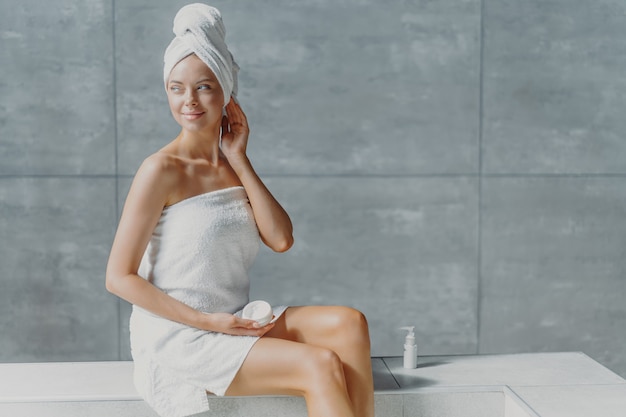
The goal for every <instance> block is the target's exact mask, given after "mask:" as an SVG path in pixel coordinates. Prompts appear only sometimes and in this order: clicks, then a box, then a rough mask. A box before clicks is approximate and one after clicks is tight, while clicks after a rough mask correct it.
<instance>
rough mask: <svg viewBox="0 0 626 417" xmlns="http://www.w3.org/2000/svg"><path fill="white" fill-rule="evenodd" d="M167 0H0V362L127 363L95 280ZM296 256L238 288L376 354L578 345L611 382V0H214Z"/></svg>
mask: <svg viewBox="0 0 626 417" xmlns="http://www.w3.org/2000/svg"><path fill="white" fill-rule="evenodd" d="M185 3H186V2H183V1H165V0H159V1H155V0H125V1H117V2H114V1H112V0H89V1H84V0H83V1H78V0H70V1H66V2H63V3H62V4H61V3H57V2H45V1H42V0H28V1H22V2H18V3H15V4H8V3H6V2H5V3H1V4H0V42H1V47H0V136H1V137H0V210H1V211H0V234H1V236H2V243H1V244H0V251H1V252H0V285H1V290H0V313H1V314H0V334H2V337H1V338H0V360H1V361H45V360H105V359H118V358H119V359H128V358H129V354H128V340H127V339H128V331H127V327H126V326H127V320H128V313H129V305H128V304H126V303H125V302H122V301H118V300H117V299H115V297H112V296H110V295H109V294H107V293H106V291H105V290H104V282H103V278H104V267H105V264H106V258H107V255H108V250H109V247H110V244H111V241H112V237H113V233H114V231H115V226H116V222H117V217H118V215H119V212H120V210H121V206H122V204H123V201H124V197H125V194H126V192H127V190H128V187H129V185H130V181H131V179H132V175H133V173H134V172H135V170H136V169H137V166H138V164H139V163H140V162H141V160H142V159H143V158H144V157H145V156H147V155H148V154H149V153H151V152H154V151H155V150H156V149H158V148H159V147H161V146H163V145H164V144H165V143H167V142H168V141H169V140H170V139H171V138H173V137H174V136H175V135H176V133H177V126H176V125H175V123H174V122H173V121H172V119H171V117H170V116H169V112H168V108H167V105H166V100H165V95H164V92H163V87H162V72H161V60H162V53H163V50H164V48H165V46H166V45H167V43H168V42H169V40H170V39H171V36H172V35H171V31H170V28H171V20H172V18H173V16H174V14H175V12H176V10H177V9H178V8H179V7H180V6H181V5H183V4H185ZM213 4H214V5H216V6H217V7H218V8H220V9H221V10H222V12H223V15H224V20H225V23H226V26H227V31H228V35H227V36H228V40H229V43H230V45H231V48H232V50H233V53H234V55H235V58H236V59H237V61H238V62H239V64H240V65H241V68H242V71H241V74H240V84H241V92H240V100H241V102H242V105H243V107H244V109H245V110H246V112H247V115H248V118H249V120H250V124H251V127H252V135H251V143H250V146H249V150H250V156H251V159H252V160H253V162H254V163H255V164H256V166H257V169H258V171H259V172H260V173H261V175H262V176H263V177H264V178H265V179H266V181H267V184H268V185H269V187H270V188H271V189H272V190H273V191H274V193H275V194H276V195H277V196H278V197H279V199H280V200H281V202H283V204H284V206H285V207H286V208H287V209H288V211H289V212H290V213H291V215H292V217H293V220H294V224H295V235H296V245H295V246H294V248H293V249H292V250H291V251H290V252H288V253H286V254H274V253H271V252H270V251H269V250H263V251H262V252H261V254H260V256H259V258H258V261H257V263H256V264H255V266H254V267H253V270H252V278H253V288H252V296H253V297H254V298H265V299H268V300H271V301H272V302H274V303H287V304H311V303H314V304H334V303H339V304H348V305H352V306H355V307H357V308H360V309H362V310H363V311H364V312H365V313H366V314H367V316H368V318H369V321H370V325H371V328H372V337H373V348H374V354H376V355H397V354H400V353H401V347H402V339H403V338H402V333H401V332H400V331H398V330H397V328H398V327H399V326H401V325H415V326H416V328H417V333H418V337H419V339H420V347H419V348H420V351H421V352H422V353H423V354H456V353H458V354H466V353H492V352H528V351H531V352H532V351H552V350H582V351H584V352H586V353H588V354H589V355H591V356H592V357H594V358H595V359H597V360H599V361H600V362H602V363H604V364H606V365H607V366H609V367H611V368H612V369H614V370H616V371H618V372H619V373H621V374H622V375H626V349H625V348H624V346H626V343H625V342H626V337H625V336H624V331H623V329H624V328H625V327H626V308H625V307H624V302H623V298H624V295H625V294H626V277H625V272H626V271H625V270H626V256H624V254H625V253H624V248H625V247H626V245H625V244H626V226H623V223H624V221H623V220H624V219H626V209H624V207H626V205H625V203H626V193H625V192H624V191H623V188H624V187H623V186H622V184H623V181H624V179H625V178H626V140H625V138H624V134H623V132H624V131H626V122H624V121H623V120H624V118H623V117H622V114H623V112H624V110H623V109H624V107H625V106H624V105H625V104H626V103H625V101H626V98H625V97H626V72H624V71H623V68H626V53H625V52H626V51H625V50H624V49H626V46H624V45H626V43H625V42H624V38H626V29H625V28H626V13H625V9H624V6H623V4H622V2H621V1H618V0H598V1H595V2H587V1H582V0H575V1H571V0H567V1H566V0H531V1H524V2H518V1H512V0H497V1H496V0H482V1H481V0H465V1H458V0H437V1H418V0H415V1H404V2H389V1H381V0H379V1H374V0H369V1H367V0H366V1H356V0H346V1H340V2H334V1H329V0H320V1H311V2H292V1H286V0H282V1H280V0H272V1H267V2H245V3H243V2H228V1H226V0H221V1H215V2H213Z"/></svg>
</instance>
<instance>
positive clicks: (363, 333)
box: [336, 307, 370, 345]
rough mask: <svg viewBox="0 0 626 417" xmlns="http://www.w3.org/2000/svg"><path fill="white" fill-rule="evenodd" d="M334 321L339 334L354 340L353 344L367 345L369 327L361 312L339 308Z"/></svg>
mask: <svg viewBox="0 0 626 417" xmlns="http://www.w3.org/2000/svg"><path fill="white" fill-rule="evenodd" d="M336 321H337V322H336V325H337V327H338V328H340V329H341V334H344V335H345V336H346V337H351V338H353V339H356V340H355V342H358V343H366V344H367V345H369V342H370V338H369V325H368V323H367V318H366V317H365V315H364V314H363V313H362V312H361V311H359V310H357V309H354V308H351V307H339V309H338V311H337V316H336Z"/></svg>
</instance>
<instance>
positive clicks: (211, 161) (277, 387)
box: [106, 4, 374, 417]
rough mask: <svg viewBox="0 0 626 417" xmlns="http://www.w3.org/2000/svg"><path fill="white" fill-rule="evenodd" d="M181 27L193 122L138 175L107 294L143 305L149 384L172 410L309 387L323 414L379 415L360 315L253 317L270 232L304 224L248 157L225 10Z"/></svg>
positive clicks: (151, 399)
mask: <svg viewBox="0 0 626 417" xmlns="http://www.w3.org/2000/svg"><path fill="white" fill-rule="evenodd" d="M174 33H175V34H176V37H175V38H174V40H173V41H172V43H171V44H170V45H169V46H168V48H167V50H166V53H165V59H164V61H165V65H164V82H165V87H166V91H167V98H168V102H169V106H170V110H171V112H172V115H173V117H174V119H175V120H176V122H177V123H178V124H180V126H181V131H180V134H179V135H178V136H177V137H176V138H175V139H174V140H173V141H172V142H171V143H169V144H168V145H166V146H165V147H164V148H162V149H161V150H159V151H157V152H156V153H155V154H153V155H151V156H149V157H148V158H146V160H145V161H144V162H143V163H142V165H141V167H140V168H139V170H138V171H137V174H136V176H135V178H134V181H133V184H132V186H131V189H130V191H129V194H128V197H127V199H126V204H125V206H124V211H123V213H122V217H121V219H120V222H119V226H118V230H117V233H116V236H115V240H114V242H113V246H112V249H111V254H110V258H109V262H108V265H107V273H106V287H107V289H108V290H109V291H110V292H112V293H114V294H116V295H118V296H119V297H121V298H123V299H125V300H127V301H128V302H130V303H132V304H133V313H132V315H131V323H130V327H131V348H132V354H133V360H134V363H135V385H136V386H137V389H138V391H139V392H140V394H141V395H142V396H143V398H145V400H146V401H147V402H148V403H149V404H150V405H151V406H152V407H153V408H154V409H155V410H156V411H157V412H158V413H159V414H160V415H163V416H184V415H189V414H194V413H199V412H202V411H205V410H207V409H208V402H207V396H206V394H207V392H208V393H212V394H215V395H235V396H243V395H272V394H278V395H300V396H304V397H305V400H306V404H307V410H308V413H309V415H310V416H320V417H321V416H324V417H332V416H341V417H346V416H359V417H372V416H373V415H374V406H373V382H372V370H371V362H370V348H369V346H370V344H369V343H370V341H369V334H368V326H367V322H366V320H365V318H364V316H363V315H362V314H361V313H360V312H358V311H356V310H354V309H351V308H347V307H325V306H324V307H323V306H304V307H274V315H275V319H274V320H273V321H272V322H271V323H270V324H268V325H266V326H264V327H260V326H259V325H258V324H257V323H256V322H255V321H253V320H247V319H243V318H241V309H242V308H243V306H244V305H245V304H246V303H247V302H248V291H249V281H248V276H247V270H248V268H249V266H250V264H251V262H252V260H253V259H254V257H255V256H256V254H257V251H258V246H259V238H260V240H261V241H262V242H263V243H264V244H266V245H267V246H268V247H270V248H271V249H273V250H274V251H277V252H284V251H286V250H288V249H289V248H290V247H291V246H292V244H293V237H292V225H291V221H290V219H289V216H288V214H287V213H286V212H285V210H284V209H283V208H282V207H281V205H280V204H279V203H278V202H277V201H276V199H275V198H274V197H273V196H272V194H271V193H270V192H269V190H268V189H267V188H266V187H265V185H264V184H263V182H262V181H261V179H260V178H259V177H258V176H257V174H256V173H255V171H254V169H253V167H252V165H251V163H250V161H249V160H248V158H247V156H246V146H247V143H248V134H249V129H248V124H247V120H246V116H245V114H244V112H243V111H242V109H241V107H240V105H239V104H238V103H237V101H236V100H235V99H234V95H235V94H236V92H237V91H236V90H237V71H238V66H237V64H236V63H235V62H234V60H233V58H232V55H231V54H230V52H229V51H228V48H227V47H226V44H225V43H224V36H225V31H224V26H223V23H222V20H221V16H220V14H219V11H217V10H216V9H215V8H212V7H210V6H207V5H203V4H193V5H188V6H185V7H183V8H182V9H181V10H180V11H179V12H178V14H177V15H176V18H175V19H174ZM231 97H232V98H231Z"/></svg>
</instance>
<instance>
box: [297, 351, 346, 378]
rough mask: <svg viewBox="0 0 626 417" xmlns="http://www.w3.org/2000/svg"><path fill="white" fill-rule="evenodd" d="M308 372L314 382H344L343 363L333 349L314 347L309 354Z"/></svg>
mask: <svg viewBox="0 0 626 417" xmlns="http://www.w3.org/2000/svg"><path fill="white" fill-rule="evenodd" d="M306 364H307V370H306V371H307V374H308V375H309V376H310V381H311V382H312V383H314V384H316V385H317V384H328V383H331V384H340V385H342V384H344V374H343V363H342V362H341V358H339V356H338V355H337V354H336V353H335V352H334V351H332V350H330V349H325V348H314V349H312V350H311V353H310V355H309V356H308V360H307V361H306Z"/></svg>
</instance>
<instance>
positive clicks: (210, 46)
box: [163, 3, 239, 106]
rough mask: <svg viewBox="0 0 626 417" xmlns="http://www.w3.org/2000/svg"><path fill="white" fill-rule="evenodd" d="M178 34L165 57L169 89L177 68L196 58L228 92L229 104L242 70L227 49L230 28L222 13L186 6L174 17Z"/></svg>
mask: <svg viewBox="0 0 626 417" xmlns="http://www.w3.org/2000/svg"><path fill="white" fill-rule="evenodd" d="M174 34H175V35H176V37H175V38H174V39H173V40H172V42H171V43H170V44H169V46H168V47H167V49H166V50H165V56H164V57H163V62H164V65H163V82H164V83H165V85H166V87H167V80H168V78H169V76H170V72H172V69H173V68H174V66H175V65H176V64H178V63H179V62H180V61H181V60H183V59H184V58H186V57H188V56H189V55H191V54H196V56H197V57H198V58H200V60H202V62H204V63H205V64H206V65H207V66H208V67H209V68H210V69H211V71H213V74H215V76H216V77H217V81H218V82H219V83H220V86H221V87H222V91H223V92H224V106H225V105H226V104H228V102H229V101H230V97H231V95H233V96H236V95H237V73H238V72H239V66H238V65H237V63H236V62H235V60H234V58H233V55H232V54H231V53H230V51H229V50H228V46H227V45H226V41H225V38H226V28H225V27H224V22H223V21H222V15H221V14H220V12H219V10H217V9H216V8H215V7H211V6H208V5H206V4H202V3H194V4H189V5H187V6H184V7H183V8H182V9H180V10H179V11H178V13H177V14H176V17H174Z"/></svg>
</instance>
